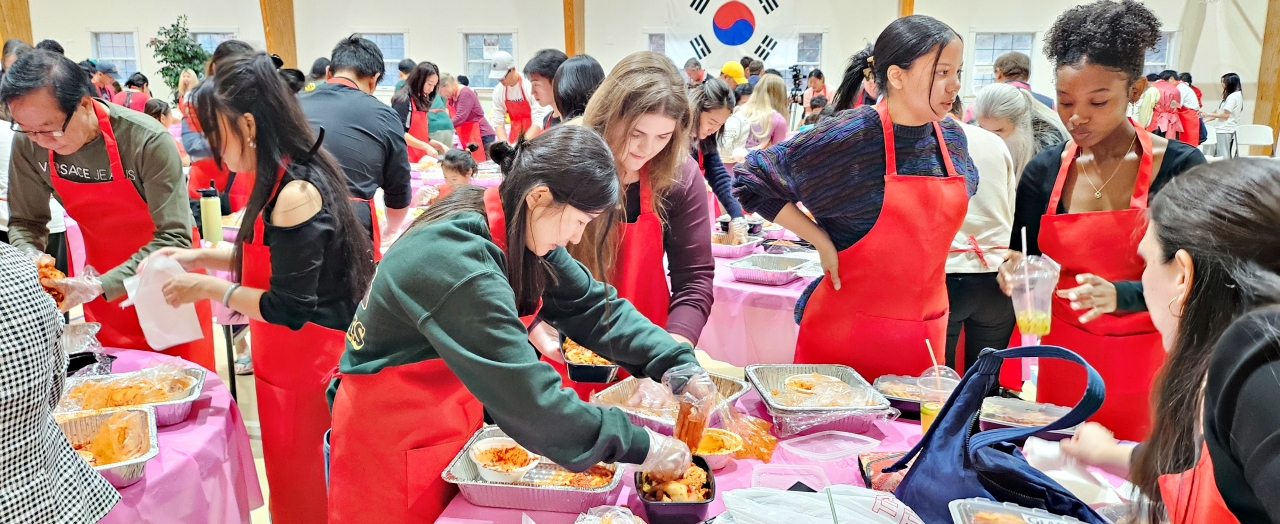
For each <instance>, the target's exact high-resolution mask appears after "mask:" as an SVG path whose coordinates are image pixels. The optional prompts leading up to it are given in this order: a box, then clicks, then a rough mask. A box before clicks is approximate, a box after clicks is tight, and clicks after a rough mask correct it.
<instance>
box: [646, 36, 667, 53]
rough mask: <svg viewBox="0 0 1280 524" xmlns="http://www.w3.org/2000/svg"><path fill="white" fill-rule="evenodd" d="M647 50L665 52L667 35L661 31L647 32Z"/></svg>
mask: <svg viewBox="0 0 1280 524" xmlns="http://www.w3.org/2000/svg"><path fill="white" fill-rule="evenodd" d="M648 36H649V50H650V51H653V52H655V53H658V54H660V55H665V54H667V35H665V34H662V33H649V35H648Z"/></svg>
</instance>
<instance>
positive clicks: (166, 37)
mask: <svg viewBox="0 0 1280 524" xmlns="http://www.w3.org/2000/svg"><path fill="white" fill-rule="evenodd" d="M147 47H150V48H151V49H152V50H153V54H154V55H155V57H156V61H158V62H160V64H161V65H162V66H163V67H161V68H160V76H162V77H164V84H165V85H166V86H169V91H171V92H175V93H176V92H177V90H178V78H179V77H180V76H182V70H183V69H191V70H194V71H197V72H199V71H202V70H203V69H204V63H205V62H206V61H208V60H209V53H208V52H207V51H205V50H204V48H203V47H200V44H199V43H198V42H196V39H195V37H193V36H191V32H190V31H189V30H187V16H186V15H183V16H179V17H178V21H176V22H174V23H173V25H171V26H168V27H161V28H160V29H159V30H158V31H157V32H156V37H155V38H152V39H151V41H150V42H148V43H147Z"/></svg>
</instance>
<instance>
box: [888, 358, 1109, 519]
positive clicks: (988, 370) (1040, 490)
mask: <svg viewBox="0 0 1280 524" xmlns="http://www.w3.org/2000/svg"><path fill="white" fill-rule="evenodd" d="M1023 357H1040V358H1060V359H1063V360H1070V361H1072V362H1075V363H1077V364H1080V365H1082V366H1084V368H1085V370H1086V371H1087V372H1088V375H1089V380H1088V385H1087V386H1086V388H1085V394H1084V398H1082V399H1080V403H1079V404H1076V406H1075V408H1074V409H1072V410H1071V412H1070V413H1068V414H1067V415H1066V416H1064V417H1062V418H1061V419H1058V421H1056V422H1054V423H1052V424H1049V425H1048V426H1040V427H1030V428H1001V429H994V430H990V431H981V430H979V428H978V415H979V413H980V411H981V410H982V400H983V399H984V398H986V396H987V393H988V392H990V391H992V390H993V389H994V387H995V386H996V384H997V383H998V382H999V379H1000V376H999V375H1000V365H1001V363H1002V362H1003V361H1004V359H1006V358H1023ZM1105 396H1106V388H1105V386H1104V385H1103V383H1102V377H1100V376H1098V372H1097V371H1094V369H1093V368H1092V367H1090V366H1089V364H1088V363H1087V362H1085V361H1084V359H1082V358H1080V356H1079V355H1076V354H1075V353H1073V352H1071V351H1070V350H1067V349H1064V348H1060V347H1056V346H1028V347H1020V348H1014V349H1006V350H1002V351H995V350H991V349H988V350H986V351H983V353H982V356H981V357H979V358H978V361H977V362H976V363H974V365H973V366H972V367H970V368H969V370H968V372H966V373H965V375H964V378H963V379H961V380H960V385H958V386H956V390H955V393H954V394H952V395H951V398H950V399H948V400H947V403H946V405H944V406H943V407H942V411H941V412H939V413H938V418H937V420H936V421H935V422H934V423H933V426H931V427H930V428H929V432H928V433H926V434H925V436H924V438H923V439H921V440H920V443H919V444H916V447H915V448H914V449H912V450H911V452H910V453H907V454H906V455H905V456H903V457H902V460H900V461H899V462H898V463H897V464H894V465H893V466H891V467H889V468H886V469H885V471H888V472H893V471H899V470H901V469H902V468H903V467H905V466H906V465H907V463H908V461H910V460H911V459H912V458H915V463H914V464H912V465H911V469H910V470H909V471H907V475H906V477H905V478H904V479H903V480H902V483H901V484H899V485H898V489H897V490H895V491H894V495H895V496H897V497H898V500H901V501H902V502H903V503H904V504H906V505H907V506H909V507H910V508H911V509H913V510H915V512H916V514H917V515H919V516H920V517H921V518H922V519H924V521H925V522H926V523H928V524H950V523H951V522H952V519H951V512H950V510H949V509H948V507H947V505H948V504H949V503H950V502H951V501H952V500H956V499H966V498H972V497H984V498H988V499H991V500H994V501H997V502H1012V503H1014V504H1017V505H1019V506H1023V507H1027V508H1033V509H1043V510H1045V511H1048V512H1050V513H1053V514H1056V515H1065V516H1068V517H1075V518H1077V519H1080V520H1081V521H1083V522H1088V523H1090V524H1107V521H1106V520H1105V519H1103V518H1102V517H1101V516H1099V515H1098V514H1097V513H1095V512H1094V511H1093V509H1091V508H1089V506H1088V505H1087V504H1085V503H1084V502H1082V501H1081V500H1080V499H1079V498H1077V497H1076V496H1075V495H1072V494H1071V492H1070V491H1067V490H1066V488H1063V487H1062V486H1061V485H1059V484H1058V483H1057V482H1055V481H1054V480H1053V479H1050V478H1049V477H1048V476H1046V475H1045V474H1044V473H1041V472H1040V471H1039V470H1036V469H1035V468H1032V467H1031V466H1030V465H1029V464H1027V459H1026V458H1024V457H1023V456H1022V453H1021V452H1020V451H1018V449H1017V447H1015V446H1014V445H1013V444H1012V443H1011V442H1020V441H1023V440H1025V439H1026V438H1027V437H1029V436H1031V435H1034V434H1036V433H1040V432H1041V431H1053V430H1058V429H1065V428H1069V427H1072V426H1075V425H1077V424H1080V423H1081V422H1084V421H1085V419H1086V418H1088V417H1089V416H1090V415H1092V414H1093V413H1094V412H1095V411H1097V410H1098V408H1099V407H1101V406H1102V399H1103V397H1105Z"/></svg>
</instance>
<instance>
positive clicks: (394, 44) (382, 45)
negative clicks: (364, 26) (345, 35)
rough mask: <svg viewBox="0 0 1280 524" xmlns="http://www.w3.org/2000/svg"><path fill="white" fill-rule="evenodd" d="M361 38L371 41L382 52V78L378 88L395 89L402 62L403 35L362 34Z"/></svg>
mask: <svg viewBox="0 0 1280 524" xmlns="http://www.w3.org/2000/svg"><path fill="white" fill-rule="evenodd" d="M360 36H361V37H362V38H366V39H368V40H371V41H372V42H373V43H374V44H376V45H377V46H378V50H379V51H382V65H383V73H382V78H381V79H379V80H378V87H395V85H396V82H399V81H400V61H401V60H404V58H405V56H404V33H364V34H362V35H360Z"/></svg>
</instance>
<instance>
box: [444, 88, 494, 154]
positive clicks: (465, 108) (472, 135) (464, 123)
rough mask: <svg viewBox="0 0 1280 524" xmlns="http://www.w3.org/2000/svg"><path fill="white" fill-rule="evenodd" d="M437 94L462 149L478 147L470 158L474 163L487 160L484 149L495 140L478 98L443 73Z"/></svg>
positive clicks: (468, 89) (469, 89)
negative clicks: (444, 105) (442, 98)
mask: <svg viewBox="0 0 1280 524" xmlns="http://www.w3.org/2000/svg"><path fill="white" fill-rule="evenodd" d="M439 94H440V95H441V96H444V97H445V100H446V102H447V104H446V107H447V109H448V110H449V117H450V118H452V119H453V128H454V131H455V133H456V135H457V137H458V142H459V143H461V144H462V146H463V148H466V147H467V146H469V145H471V144H475V145H476V146H478V147H477V149H476V150H474V151H472V152H471V157H472V158H473V159H475V161H476V162H484V161H485V160H487V159H488V158H489V157H488V152H487V151H486V149H488V144H489V143H493V141H494V140H495V138H494V132H493V128H492V127H491V126H490V125H489V121H488V120H487V119H486V118H485V114H484V108H483V107H481V106H480V98H479V97H477V96H476V92H475V91H472V90H471V88H469V87H466V86H463V85H459V84H458V79H457V78H454V76H453V75H451V74H448V73H445V74H444V75H443V76H441V77H440V92H439ZM486 137H487V138H488V140H487V143H486Z"/></svg>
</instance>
